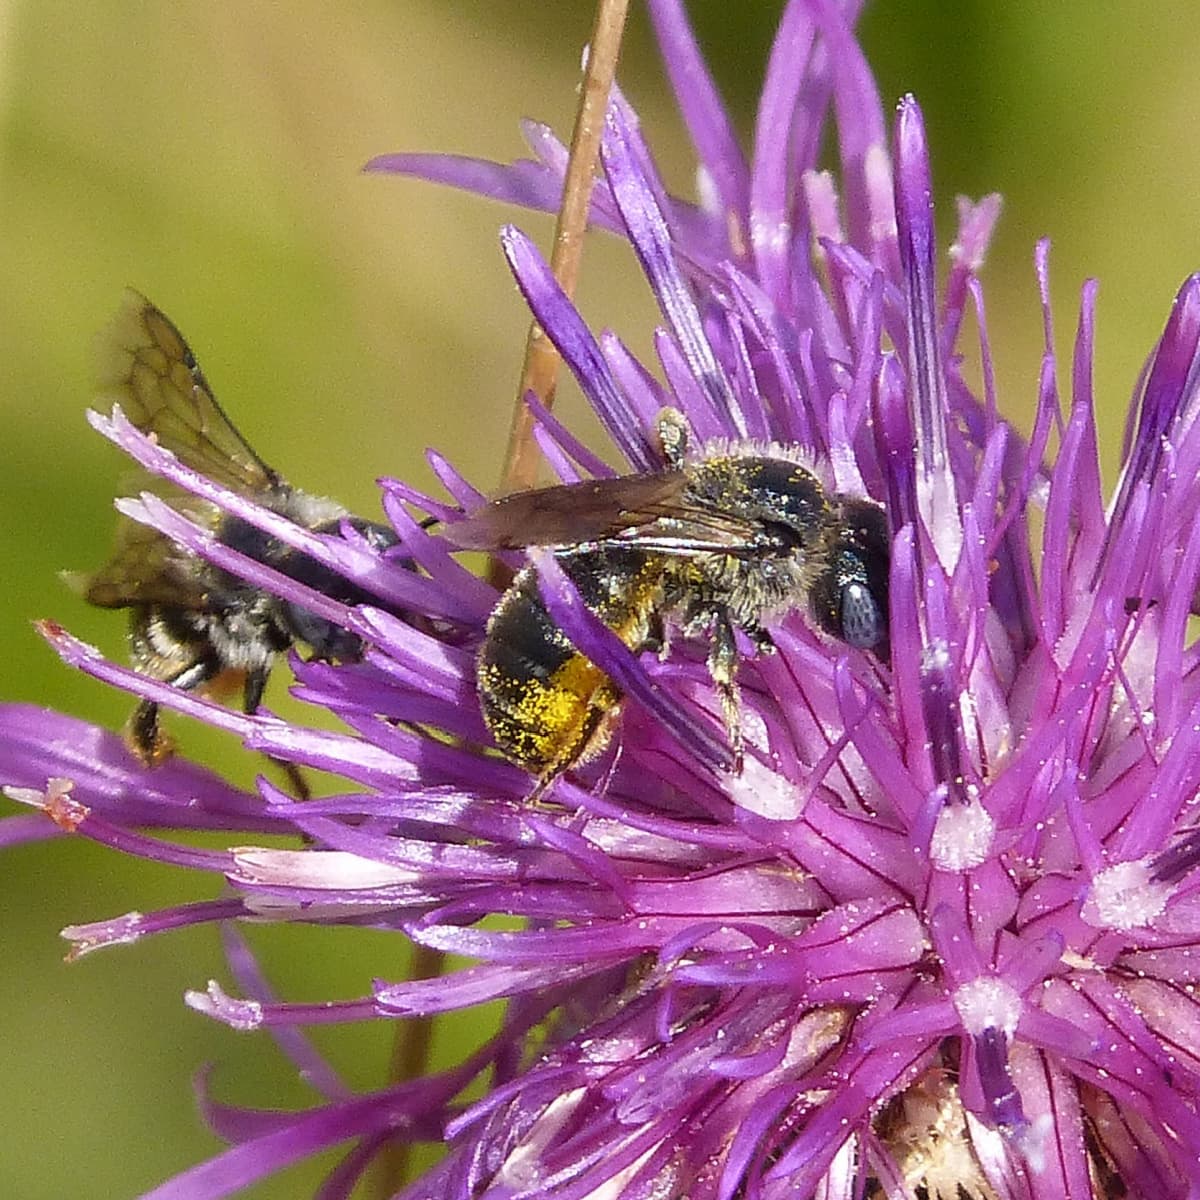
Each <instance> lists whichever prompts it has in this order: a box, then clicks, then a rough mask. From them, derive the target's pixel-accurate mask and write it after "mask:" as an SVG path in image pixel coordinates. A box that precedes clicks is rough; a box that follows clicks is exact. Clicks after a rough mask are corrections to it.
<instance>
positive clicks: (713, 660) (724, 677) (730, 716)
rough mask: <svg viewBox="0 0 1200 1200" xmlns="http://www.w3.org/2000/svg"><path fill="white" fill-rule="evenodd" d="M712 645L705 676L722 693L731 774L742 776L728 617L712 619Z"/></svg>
mask: <svg viewBox="0 0 1200 1200" xmlns="http://www.w3.org/2000/svg"><path fill="white" fill-rule="evenodd" d="M710 636H711V637H712V644H711V645H710V646H709V650H708V673H709V675H711V676H712V681H713V683H715V684H716V685H717V690H718V691H719V692H720V693H721V708H722V710H723V712H724V715H725V733H726V736H727V737H728V738H729V747H730V749H731V750H732V751H733V772H734V774H735V775H740V774H741V773H742V763H743V761H744V759H745V746H744V743H743V741H742V694H741V691H740V690H739V689H738V684H737V664H738V652H737V642H736V641H735V640H734V636H733V625H732V624H731V623H730V620H729V614H728V613H726V612H719V613H716V614H715V615H714V618H713V621H712V628H711V631H710Z"/></svg>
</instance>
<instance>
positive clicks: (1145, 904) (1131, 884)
mask: <svg viewBox="0 0 1200 1200" xmlns="http://www.w3.org/2000/svg"><path fill="white" fill-rule="evenodd" d="M1172 891H1173V889H1172V887H1171V885H1170V884H1167V883H1163V882H1162V881H1161V880H1156V879H1154V878H1152V876H1151V874H1150V864H1149V863H1148V862H1147V861H1146V860H1145V859H1134V860H1133V861H1131V862H1123V863H1116V864H1115V865H1114V866H1111V867H1105V869H1104V870H1103V871H1101V872H1099V873H1098V874H1097V875H1096V877H1095V878H1094V879H1093V880H1092V886H1091V887H1090V888H1089V889H1088V894H1087V897H1086V898H1085V899H1084V902H1083V908H1082V910H1081V912H1080V915H1081V916H1082V917H1083V919H1084V920H1085V921H1086V922H1087V923H1088V924H1089V925H1092V926H1094V927H1095V928H1097V929H1139V928H1141V927H1143V926H1146V925H1149V924H1150V923H1151V922H1152V921H1153V920H1154V919H1155V918H1156V917H1158V916H1161V915H1162V912H1163V909H1165V908H1166V907H1167V901H1168V900H1170V898H1171V892H1172Z"/></svg>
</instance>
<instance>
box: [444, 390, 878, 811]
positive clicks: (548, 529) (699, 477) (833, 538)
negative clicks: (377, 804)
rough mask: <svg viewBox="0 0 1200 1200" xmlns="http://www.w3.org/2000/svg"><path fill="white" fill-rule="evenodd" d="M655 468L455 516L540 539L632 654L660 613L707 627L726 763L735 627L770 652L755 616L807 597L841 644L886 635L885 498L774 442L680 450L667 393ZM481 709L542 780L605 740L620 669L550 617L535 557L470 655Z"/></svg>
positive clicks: (460, 541) (467, 527)
mask: <svg viewBox="0 0 1200 1200" xmlns="http://www.w3.org/2000/svg"><path fill="white" fill-rule="evenodd" d="M658 436H659V441H660V443H661V446H662V450H663V456H664V459H665V463H664V466H663V468H662V469H661V470H657V471H649V472H645V473H642V474H636V475H624V476H619V477H617V478H612V479H596V480H589V481H586V482H580V483H572V484H562V485H559V486H556V487H548V488H539V489H535V490H532V491H526V492H517V493H515V494H513V495H511V496H506V497H504V498H503V499H500V500H495V501H493V502H491V503H490V504H488V505H486V506H485V507H483V508H482V509H479V510H478V511H477V512H475V513H473V514H471V515H469V516H468V517H466V518H465V519H464V520H463V521H462V522H459V523H457V524H455V525H453V526H452V527H451V528H450V529H449V530H448V531H447V536H448V537H450V538H452V539H453V540H454V542H455V543H456V544H457V545H459V546H460V547H463V548H471V549H489V550H503V549H519V548H522V547H531V546H536V547H541V548H544V549H546V550H548V551H550V552H551V553H552V554H553V556H554V558H555V560H556V562H557V563H558V564H559V566H561V568H562V570H563V571H564V573H565V574H566V576H567V577H568V578H569V579H570V580H571V582H572V583H573V584H574V585H575V587H576V589H577V590H578V592H579V595H580V598H581V599H582V601H583V603H584V604H585V605H586V606H587V607H588V608H589V609H590V610H591V611H592V612H593V613H594V614H595V615H596V616H597V617H599V618H600V620H601V621H602V622H603V623H604V624H605V625H606V626H607V627H608V628H609V629H611V630H612V631H613V633H615V634H616V635H617V637H618V638H620V640H621V641H622V642H623V643H624V644H625V645H626V646H628V647H629V648H630V649H631V650H633V651H634V652H635V653H636V652H641V651H648V650H659V651H660V652H661V653H665V650H666V645H667V642H666V623H667V622H668V621H673V622H676V623H677V625H678V627H679V632H680V633H681V634H682V636H683V637H685V638H700V637H703V638H707V639H708V642H709V651H708V671H709V674H710V676H711V677H712V681H713V683H714V685H715V686H716V688H717V691H718V693H719V695H720V698H721V705H722V710H723V715H724V723H725V730H726V735H727V737H728V739H729V743H730V748H731V750H732V757H733V766H734V770H735V771H739V772H740V770H741V766H742V760H743V753H744V752H743V739H742V730H741V700H740V695H739V691H738V683H737V665H738V650H737V642H736V638H735V634H736V632H737V631H739V630H740V631H741V632H742V633H743V634H745V635H746V636H747V637H748V638H749V640H750V642H751V643H752V644H753V646H754V647H755V649H756V651H759V652H762V651H769V650H771V649H772V648H773V647H772V643H771V638H770V635H769V633H768V632H767V630H766V625H767V623H768V622H770V621H771V620H773V619H775V618H776V617H779V616H782V615H783V614H785V613H787V612H788V611H790V610H792V609H795V608H797V607H800V606H803V605H807V607H808V608H809V609H810V610H811V613H812V615H813V617H814V618H815V620H816V623H817V624H818V625H819V626H820V627H821V628H822V629H823V630H825V631H826V632H827V633H829V634H831V635H832V636H833V637H835V638H837V639H839V640H840V641H842V642H845V643H847V644H848V645H851V646H856V647H861V648H862V649H864V650H870V651H872V652H874V653H875V654H876V655H877V656H878V657H879V658H881V659H883V658H885V657H886V655H887V653H888V651H887V610H888V590H887V589H888V561H889V545H890V542H889V538H888V527H887V519H886V516H885V513H884V510H883V508H882V506H881V505H879V504H878V503H876V502H875V501H874V500H870V499H866V498H864V497H860V496H850V495H843V494H840V493H835V492H830V491H828V490H827V489H826V488H825V487H824V486H823V484H822V483H821V481H820V480H819V479H818V477H817V475H816V474H815V473H814V471H813V469H812V467H811V465H806V463H805V462H804V461H803V460H802V458H801V456H800V455H799V454H798V453H796V452H795V451H793V450H789V449H788V448H787V447H783V446H779V445H775V444H770V445H766V444H760V443H742V442H716V443H713V444H711V445H708V446H705V447H703V448H702V450H701V452H700V453H699V454H698V455H697V456H695V457H692V456H690V455H689V454H688V429H687V424H686V422H685V420H684V418H683V416H682V414H680V413H678V412H676V411H675V410H674V409H664V410H663V411H662V413H661V414H660V416H659V420H658ZM477 691H478V695H479V702H480V706H481V709H482V712H483V718H484V721H485V723H486V724H487V727H488V729H489V730H490V732H491V734H492V737H493V738H494V739H495V742H496V745H497V746H498V747H499V749H500V750H501V751H502V753H503V754H504V755H505V756H506V757H507V758H508V759H509V760H511V761H512V762H514V763H517V764H518V765H520V766H522V767H524V768H525V769H526V770H528V771H529V772H530V773H531V774H534V775H536V776H537V777H538V779H539V785H538V790H539V791H541V790H544V788H545V787H546V786H547V785H548V784H549V783H550V782H552V781H553V780H554V779H555V778H556V777H557V776H558V775H560V774H561V773H562V772H563V771H566V770H568V769H569V768H571V767H572V766H574V765H575V764H577V763H581V762H586V761H587V760H588V759H590V758H593V757H595V755H596V754H598V753H599V752H600V750H602V749H603V747H604V745H605V744H606V742H607V740H608V738H609V736H610V733H611V726H612V722H613V720H614V718H615V713H616V710H617V707H618V705H619V704H620V701H621V693H620V690H619V688H618V687H617V685H616V684H615V683H614V682H613V680H612V679H610V678H609V677H608V676H607V675H605V673H604V672H603V671H602V670H601V669H600V668H599V667H597V666H596V665H595V664H594V663H592V662H591V661H590V660H588V659H587V658H586V657H585V656H584V655H583V654H582V653H581V652H580V651H579V650H577V649H576V648H575V646H574V645H573V644H572V643H571V641H570V640H569V639H568V637H567V636H566V635H565V634H564V633H563V631H562V630H561V629H559V628H558V627H557V625H556V624H555V622H554V620H553V618H552V617H551V615H550V613H549V611H548V609H547V607H546V604H545V602H544V601H543V599H542V597H541V594H540V592H539V588H538V576H537V572H536V568H534V567H533V566H526V567H524V568H523V569H522V570H521V571H519V572H518V573H517V575H516V577H515V578H514V579H513V581H512V584H511V586H510V587H509V588H508V590H507V591H506V592H505V593H504V595H503V596H502V597H501V599H500V601H499V603H498V604H497V605H496V608H495V610H494V611H493V612H492V615H491V618H490V620H489V621H488V625H487V631H486V634H485V636H484V639H483V643H482V645H481V648H480V650H479V655H478V662H477Z"/></svg>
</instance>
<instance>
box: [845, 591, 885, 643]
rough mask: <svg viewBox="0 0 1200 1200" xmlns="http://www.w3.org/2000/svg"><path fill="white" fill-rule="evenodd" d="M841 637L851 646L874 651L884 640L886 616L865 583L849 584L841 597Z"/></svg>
mask: <svg viewBox="0 0 1200 1200" xmlns="http://www.w3.org/2000/svg"><path fill="white" fill-rule="evenodd" d="M840 616H841V626H842V629H841V637H842V640H843V641H844V642H846V643H847V644H848V645H850V646H857V647H859V648H860V649H862V650H873V649H874V648H875V647H876V646H878V645H879V643H880V642H881V641H883V638H884V615H883V613H881V612H880V611H879V605H877V604H876V603H875V597H874V596H872V595H871V592H870V590H869V589H868V587H867V585H866V584H865V583H860V582H858V581H857V580H856V581H853V582H850V583H847V584H845V585H844V586H843V588H842V595H841V613H840Z"/></svg>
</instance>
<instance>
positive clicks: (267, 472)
mask: <svg viewBox="0 0 1200 1200" xmlns="http://www.w3.org/2000/svg"><path fill="white" fill-rule="evenodd" d="M98 346H99V356H98V357H99V362H98V384H99V391H100V394H101V396H102V398H103V399H104V400H106V401H107V400H112V401H114V402H116V403H119V404H120V405H121V408H122V409H123V410H124V412H125V415H126V416H127V417H128V418H129V420H130V421H131V422H132V423H133V424H134V425H135V426H136V427H137V428H138V429H140V430H141V431H142V432H143V433H147V434H151V435H153V436H154V437H155V438H157V440H158V442H159V444H160V445H162V446H163V447H165V448H166V449H168V450H170V451H172V452H173V453H174V454H175V455H176V457H177V458H179V460H180V461H181V462H183V463H184V464H185V465H186V466H188V467H191V468H192V469H194V470H196V471H198V472H200V473H201V474H203V475H206V476H207V477H208V478H209V479H212V480H213V481H214V482H216V483H219V484H222V485H224V486H225V487H227V488H229V489H231V490H232V491H234V492H237V493H238V494H239V495H242V496H245V497H247V498H249V499H252V500H254V501H256V502H257V503H259V504H261V505H262V506H263V507H264V508H268V509H270V510H271V511H272V512H275V513H278V514H279V515H281V516H284V517H287V518H288V519H289V520H291V521H294V522H295V523H296V524H297V525H300V526H303V527H304V528H305V529H308V530H311V531H313V532H315V533H336V532H338V529H339V527H340V525H341V523H342V522H343V521H348V522H349V524H350V525H351V526H353V528H354V529H356V530H357V531H358V532H359V533H360V534H361V535H362V536H363V537H364V538H365V539H366V540H367V542H368V543H370V544H371V545H372V546H374V547H375V548H377V549H379V550H385V549H387V548H389V547H391V546H394V545H395V544H396V542H397V538H396V535H395V534H394V533H393V532H392V530H391V529H389V528H387V527H386V526H384V525H379V524H376V523H375V522H373V521H366V520H363V519H362V518H360V517H352V516H349V515H348V514H347V512H346V510H345V509H344V508H342V506H341V505H340V504H336V503H335V502H334V501H332V500H326V499H323V498H321V497H318V496H310V495H309V494H308V493H306V492H302V491H300V490H299V489H298V488H294V487H292V486H291V485H290V484H288V483H287V482H286V481H285V480H284V479H283V478H282V476H280V475H279V473H278V472H276V471H274V470H272V469H271V468H270V467H269V466H267V464H266V463H265V462H263V460H262V459H261V458H259V457H258V455H257V454H256V453H255V452H254V451H253V450H252V449H251V448H250V446H249V445H248V444H247V442H246V441H245V439H244V438H243V437H242V436H241V434H240V433H238V431H237V430H236V429H235V428H234V426H233V424H232V422H231V421H230V420H229V418H228V417H227V416H226V415H225V413H224V411H223V410H222V409H221V406H220V405H219V404H218V403H217V400H216V397H215V396H214V395H213V392H212V389H211V388H210V387H209V385H208V381H207V380H206V379H205V378H204V373H203V372H202V371H201V370H200V366H199V364H198V363H197V362H196V358H195V356H194V355H193V354H192V352H191V350H190V349H189V348H188V344H187V342H186V341H184V339H183V336H182V334H180V332H179V330H178V329H176V328H175V326H174V325H173V324H172V323H171V321H170V320H168V318H167V317H166V316H165V315H164V314H163V313H162V312H161V311H160V310H159V309H157V308H156V307H155V306H154V305H153V304H151V303H150V301H149V300H147V299H146V298H145V297H144V296H142V295H139V294H138V293H137V292H135V291H133V290H132V289H130V290H127V291H126V293H125V296H124V300H123V303H122V306H121V309H120V311H119V312H118V313H117V316H116V318H115V319H114V320H113V322H112V323H111V325H110V326H109V328H108V329H107V331H106V332H105V333H104V334H103V335H102V337H101V339H100V341H99V343H98ZM141 486H143V487H145V486H151V487H154V488H155V490H158V491H160V492H162V491H164V487H163V485H161V484H160V483H159V482H158V481H153V480H151V479H150V477H149V476H146V478H145V480H144V481H143V482H142V484H141ZM164 499H166V500H167V502H168V503H169V504H171V506H172V507H174V508H175V509H176V510H177V511H179V512H181V513H183V514H184V515H186V516H188V517H190V518H191V519H192V520H194V521H197V522H198V523H201V524H204V525H206V526H208V527H209V528H211V529H212V530H213V531H214V533H215V535H216V537H217V539H218V540H219V541H221V542H222V543H224V544H225V545H227V546H229V547H230V548H232V549H234V550H237V551H239V552H241V553H242V554H245V555H247V556H248V557H250V558H252V559H254V560H255V561H257V562H261V563H264V564H266V565H268V566H270V567H273V568H274V569H275V570H277V571H280V572H282V573H283V574H284V575H287V576H288V577H289V578H291V579H294V580H296V581H298V582H301V583H304V584H306V585H307V586H309V587H311V588H313V589H315V590H317V591H320V592H322V593H324V594H325V595H327V596H329V597H330V598H332V599H335V600H340V601H341V602H343V603H345V604H356V603H360V602H364V601H366V600H368V599H369V597H368V595H367V594H366V593H364V592H363V591H361V589H359V588H357V587H356V586H355V585H354V584H352V583H350V582H348V581H347V580H346V579H344V578H343V577H342V576H340V575H338V574H337V573H336V572H334V571H331V570H330V569H329V568H328V567H326V566H324V565H322V564H321V563H319V562H317V561H316V560H315V559H313V558H312V557H310V556H309V555H307V554H304V553H302V552H301V551H299V550H296V549H294V548H292V547H290V546H287V545H285V544H284V543H283V542H281V541H279V540H278V539H277V538H274V537H271V536H270V535H269V534H266V533H264V532H263V531H262V530H260V529H257V528H256V527H254V526H253V525H250V524H248V523H247V522H246V521H243V520H241V519H240V518H238V517H234V516H231V515H230V514H228V513H225V512H222V511H221V510H220V509H219V508H217V507H216V506H215V505H213V504H210V503H208V502H206V501H203V500H200V499H198V498H197V497H195V496H192V495H190V494H188V493H185V492H183V491H181V490H178V489H171V490H168V491H167V494H166V495H165V496H164ZM69 579H70V581H71V582H72V583H74V584H75V585H76V586H77V587H78V588H79V590H80V591H82V593H83V596H84V598H85V599H86V600H87V601H88V603H90V604H94V605H97V606H98V607H100V608H126V609H128V610H129V647H130V657H131V660H132V662H133V665H134V667H135V668H136V669H137V670H138V671H140V672H141V673H142V674H144V675H147V676H149V677H150V678H151V679H157V680H161V681H163V682H165V683H170V684H173V685H174V686H175V687H177V688H182V689H183V690H184V691H194V690H196V691H199V690H203V691H215V690H219V689H220V686H221V684H227V683H230V682H232V683H233V684H234V686H237V684H239V683H240V685H241V688H242V707H243V709H244V711H245V712H247V713H253V712H255V711H256V710H257V708H258V706H259V703H260V702H261V700H262V695H263V689H264V688H265V686H266V683H267V678H268V676H269V675H270V672H271V667H272V664H273V663H274V660H275V656H276V655H277V654H279V653H280V652H281V651H284V650H287V649H288V648H289V647H291V646H292V645H294V644H295V643H297V642H302V643H305V644H306V645H308V646H309V647H311V649H312V651H313V654H314V655H315V656H316V657H318V658H321V659H338V660H342V661H346V660H354V659H357V658H360V657H361V655H362V650H363V647H362V642H361V640H360V639H359V637H358V636H357V635H356V634H354V633H351V632H349V631H348V630H345V629H342V628H340V627H339V626H337V625H335V624H334V623H333V622H331V621H329V620H327V619H325V618H323V617H319V616H317V615H316V614H314V613H311V612H308V611H307V610H305V609H304V608H303V607H301V606H300V605H298V604H295V603H293V602H291V601H289V600H283V599H281V598H279V597H278V596H273V595H271V594H270V593H268V592H265V591H263V590H262V589H261V588H258V587H255V586H254V585H253V584H250V583H247V582H246V581H245V580H243V579H239V578H238V577H237V576H235V575H231V574H230V573H229V572H227V571H224V570H222V569H221V568H219V567H216V566H213V565H211V564H210V563H207V562H205V561H204V560H203V559H201V558H199V557H197V556H196V555H194V554H191V553H189V552H188V551H187V550H185V549H184V548H183V547H181V546H179V545H177V544H176V543H175V542H173V541H171V539H170V538H168V537H166V536H165V535H163V534H161V533H159V532H158V531H157V530H154V529H151V528H150V527H148V526H146V525H142V524H139V523H138V522H136V521H134V520H132V519H130V518H129V517H122V518H121V520H120V523H119V525H118V528H117V537H116V547H115V549H114V551H113V554H112V557H111V558H110V560H109V561H108V563H107V564H106V565H105V566H103V567H101V569H100V570H98V571H96V572H95V573H94V574H92V575H90V576H84V577H82V578H79V577H69ZM126 740H127V742H128V744H129V746H130V749H131V750H132V751H133V753H134V754H135V755H136V756H137V757H138V758H139V759H140V760H141V761H142V762H143V763H145V764H146V765H154V764H156V763H158V762H161V761H162V760H163V759H164V758H165V757H166V756H167V755H168V754H169V753H170V751H171V744H170V741H169V739H168V738H167V737H166V736H165V735H164V734H163V732H162V730H161V729H160V728H159V713H158V705H157V704H156V703H155V702H154V701H153V700H142V701H141V703H139V704H138V706H137V709H136V710H135V711H134V714H133V716H132V718H131V719H130V723H129V726H128V728H127V733H126ZM293 778H295V776H294V775H293Z"/></svg>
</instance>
